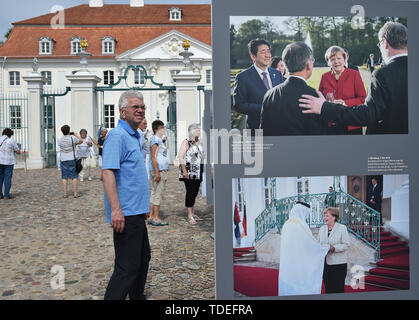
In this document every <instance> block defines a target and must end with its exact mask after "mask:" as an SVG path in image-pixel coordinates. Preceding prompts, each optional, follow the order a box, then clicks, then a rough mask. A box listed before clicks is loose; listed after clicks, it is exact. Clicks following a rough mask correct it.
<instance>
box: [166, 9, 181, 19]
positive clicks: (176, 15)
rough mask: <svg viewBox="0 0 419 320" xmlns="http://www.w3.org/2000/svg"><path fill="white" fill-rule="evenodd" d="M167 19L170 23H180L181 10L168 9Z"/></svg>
mask: <svg viewBox="0 0 419 320" xmlns="http://www.w3.org/2000/svg"><path fill="white" fill-rule="evenodd" d="M169 17H170V18H169V19H170V21H180V20H182V10H181V9H179V8H178V7H172V8H170V9H169Z"/></svg>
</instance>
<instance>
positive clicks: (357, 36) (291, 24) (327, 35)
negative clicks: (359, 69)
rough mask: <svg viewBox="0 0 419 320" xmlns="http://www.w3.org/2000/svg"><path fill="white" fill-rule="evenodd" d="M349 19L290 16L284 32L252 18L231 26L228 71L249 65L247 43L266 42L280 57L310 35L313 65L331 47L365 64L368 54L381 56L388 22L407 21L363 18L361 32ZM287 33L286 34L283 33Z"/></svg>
mask: <svg viewBox="0 0 419 320" xmlns="http://www.w3.org/2000/svg"><path fill="white" fill-rule="evenodd" d="M351 20H352V17H289V18H288V19H287V20H286V21H285V23H284V25H285V28H286V29H287V30H278V27H277V26H276V25H275V24H274V23H273V21H272V20H270V19H269V18H266V19H265V20H263V21H262V20H260V19H251V20H248V21H247V22H245V23H243V24H242V25H241V26H240V28H239V29H236V26H234V25H231V28H230V41H231V42H230V43H231V68H232V69H241V68H246V67H248V66H249V65H250V64H251V60H250V57H249V53H248V49H247V44H248V43H249V41H250V40H252V39H255V38H263V39H265V40H267V41H268V42H269V43H270V44H271V47H272V55H277V56H281V55H282V51H283V50H284V48H285V46H286V45H287V44H289V43H291V42H294V41H304V40H305V39H306V38H307V35H308V34H309V35H310V38H311V44H312V48H313V53H314V57H315V59H316V65H318V66H319V65H325V64H326V62H325V59H324V54H325V52H326V50H327V48H329V47H330V46H332V45H338V46H341V47H344V48H346V49H347V50H348V51H349V54H350V61H351V63H353V64H356V65H362V64H363V63H365V61H366V59H367V57H368V56H369V54H370V53H373V54H374V55H375V56H376V57H379V56H380V50H379V48H378V47H377V42H378V31H379V30H380V28H381V27H382V26H383V25H384V23H386V22H387V21H398V22H400V23H402V24H404V25H405V26H407V19H406V18H392V17H376V18H365V28H364V29H354V28H353V27H352V25H351ZM285 31H286V32H285Z"/></svg>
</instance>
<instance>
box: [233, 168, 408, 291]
mask: <svg viewBox="0 0 419 320" xmlns="http://www.w3.org/2000/svg"><path fill="white" fill-rule="evenodd" d="M232 191H233V193H232V194H233V199H232V220H233V230H232V234H233V238H232V239H233V243H232V245H233V252H232V253H233V257H232V258H233V261H234V263H233V268H234V296H235V297H272V296H296V295H320V294H329V293H356V292H374V291H392V290H393V291H394V290H408V289H409V287H410V285H409V279H410V271H409V270H410V268H409V176H408V175H375V176H317V177H316V176H315V177H303V176H301V177H269V178H236V179H233V180H232Z"/></svg>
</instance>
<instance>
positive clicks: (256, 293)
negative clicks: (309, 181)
mask: <svg viewBox="0 0 419 320" xmlns="http://www.w3.org/2000/svg"><path fill="white" fill-rule="evenodd" d="M380 240H381V241H380V242H381V245H380V249H381V250H380V251H381V260H380V261H377V262H376V267H375V268H372V269H371V270H370V271H369V272H368V273H366V275H365V278H364V282H365V285H364V289H357V290H354V289H352V287H351V286H345V293H350V292H370V291H388V290H407V289H409V284H410V283H409V280H410V276H409V246H408V243H407V242H405V241H401V240H400V239H399V237H398V236H395V235H392V234H391V233H390V232H388V231H381V232H380ZM253 250H254V248H253V247H249V248H235V249H234V256H235V258H234V259H235V260H236V259H238V258H239V256H241V255H242V254H243V253H248V252H251V251H253ZM234 290H235V291H238V292H240V293H242V294H244V295H246V296H248V297H270V296H277V295H278V270H277V269H270V268H260V267H247V266H242V265H235V266H234ZM322 293H324V287H323V288H322Z"/></svg>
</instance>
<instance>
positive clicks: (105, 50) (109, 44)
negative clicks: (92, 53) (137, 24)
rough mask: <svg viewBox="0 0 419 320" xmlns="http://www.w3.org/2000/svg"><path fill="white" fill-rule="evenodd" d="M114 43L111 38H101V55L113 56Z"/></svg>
mask: <svg viewBox="0 0 419 320" xmlns="http://www.w3.org/2000/svg"><path fill="white" fill-rule="evenodd" d="M115 43H116V41H115V39H114V38H112V37H111V36H106V37H104V38H102V54H114V53H115Z"/></svg>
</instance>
